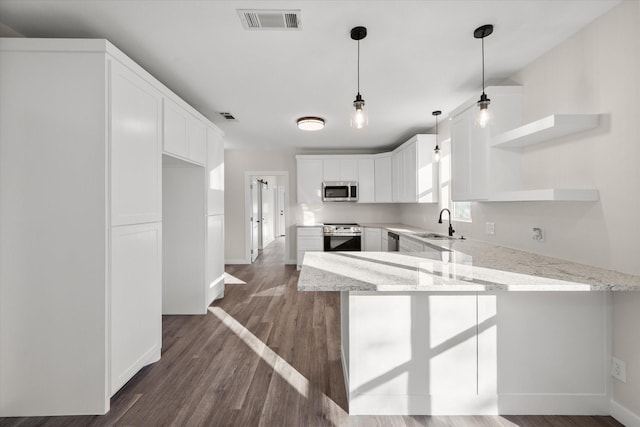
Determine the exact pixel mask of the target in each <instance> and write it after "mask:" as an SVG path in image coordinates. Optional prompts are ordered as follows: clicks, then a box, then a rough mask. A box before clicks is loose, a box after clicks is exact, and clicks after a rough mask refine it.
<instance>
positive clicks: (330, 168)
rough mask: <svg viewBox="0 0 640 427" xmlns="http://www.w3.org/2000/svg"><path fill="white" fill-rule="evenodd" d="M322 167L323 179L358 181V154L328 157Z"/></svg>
mask: <svg viewBox="0 0 640 427" xmlns="http://www.w3.org/2000/svg"><path fill="white" fill-rule="evenodd" d="M322 168H323V169H322V177H323V181H358V156H342V157H327V158H325V159H324V160H323V165H322Z"/></svg>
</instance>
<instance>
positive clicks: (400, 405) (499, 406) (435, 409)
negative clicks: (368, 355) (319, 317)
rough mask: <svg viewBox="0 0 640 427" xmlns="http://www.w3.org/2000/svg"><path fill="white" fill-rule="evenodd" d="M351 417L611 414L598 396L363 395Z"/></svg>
mask: <svg viewBox="0 0 640 427" xmlns="http://www.w3.org/2000/svg"><path fill="white" fill-rule="evenodd" d="M349 415H456V416H457V415H609V405H608V397H607V396H606V395H597V394H596V395H579V394H576V395H565V394H518V395H451V396H444V395H429V396H426V395H384V394H362V395H358V396H353V395H351V396H349ZM635 426H636V425H634V427H635Z"/></svg>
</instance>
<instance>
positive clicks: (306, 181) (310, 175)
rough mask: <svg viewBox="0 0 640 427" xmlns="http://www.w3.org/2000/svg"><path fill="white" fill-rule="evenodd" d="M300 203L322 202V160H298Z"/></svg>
mask: <svg viewBox="0 0 640 427" xmlns="http://www.w3.org/2000/svg"><path fill="white" fill-rule="evenodd" d="M296 164H297V184H298V185H297V187H298V190H297V191H298V203H306V204H316V203H321V202H322V196H321V194H320V193H321V189H322V176H323V167H322V159H305V158H298V159H297V162H296Z"/></svg>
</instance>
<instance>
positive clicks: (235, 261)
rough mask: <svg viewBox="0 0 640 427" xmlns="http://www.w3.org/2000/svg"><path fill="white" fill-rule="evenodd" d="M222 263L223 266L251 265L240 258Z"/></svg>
mask: <svg viewBox="0 0 640 427" xmlns="http://www.w3.org/2000/svg"><path fill="white" fill-rule="evenodd" d="M224 263H225V264H251V263H250V262H249V261H247V260H246V259H242V258H236V259H225V260H224Z"/></svg>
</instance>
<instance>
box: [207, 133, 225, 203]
mask: <svg viewBox="0 0 640 427" xmlns="http://www.w3.org/2000/svg"><path fill="white" fill-rule="evenodd" d="M222 136H223V135H222V133H221V132H220V131H219V130H218V129H217V128H212V127H210V128H209V129H208V130H207V171H208V176H207V213H208V214H209V215H223V214H224V141H223V140H222Z"/></svg>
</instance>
